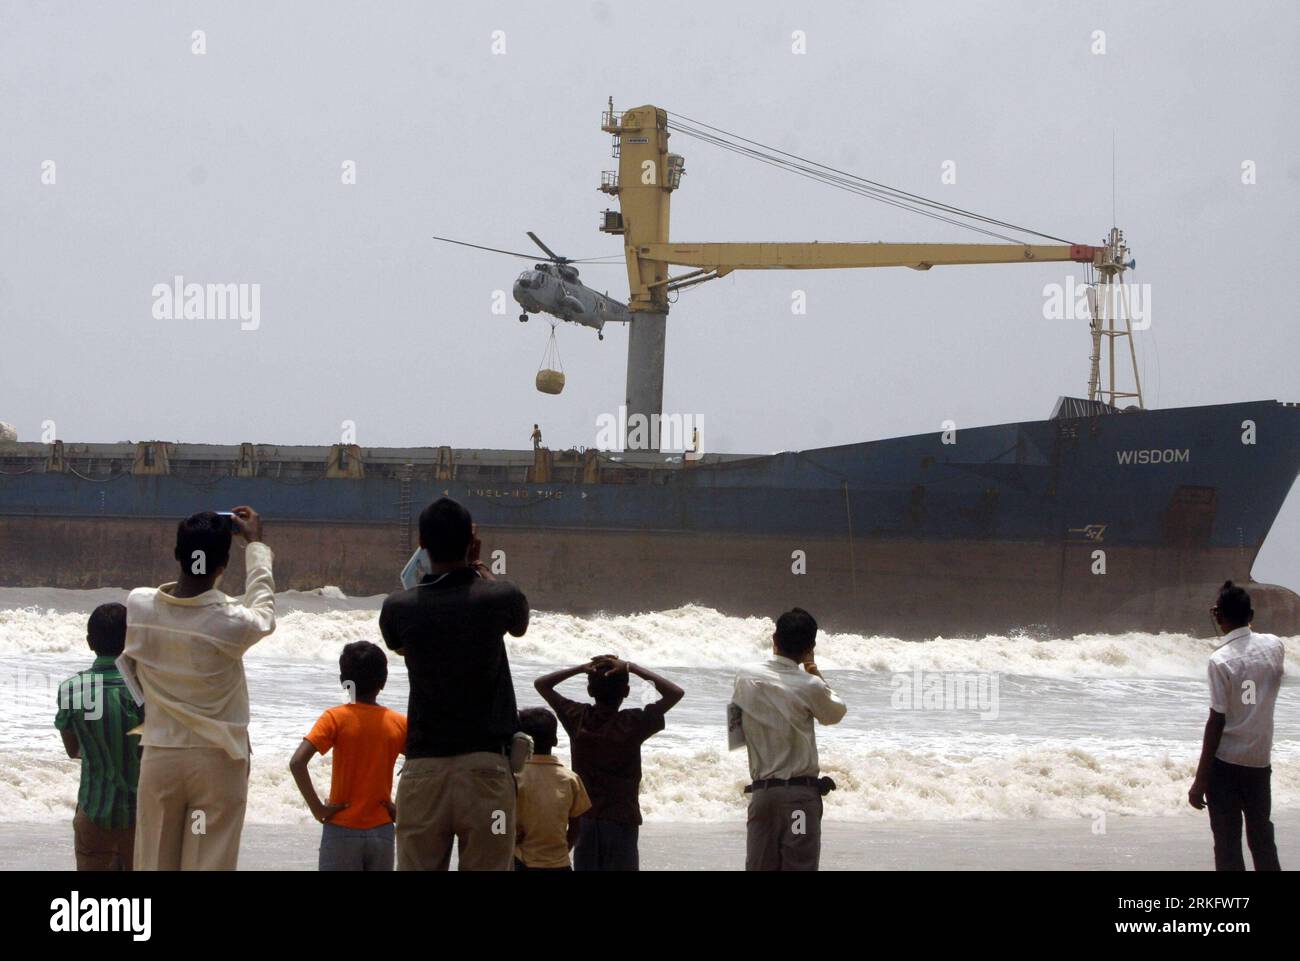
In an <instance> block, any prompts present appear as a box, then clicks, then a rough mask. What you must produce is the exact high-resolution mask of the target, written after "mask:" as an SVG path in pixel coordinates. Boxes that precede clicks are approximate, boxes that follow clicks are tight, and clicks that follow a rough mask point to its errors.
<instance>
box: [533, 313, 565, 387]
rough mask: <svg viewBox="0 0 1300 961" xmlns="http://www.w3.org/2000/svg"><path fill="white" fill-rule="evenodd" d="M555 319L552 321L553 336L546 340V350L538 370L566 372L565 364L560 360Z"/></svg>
mask: <svg viewBox="0 0 1300 961" xmlns="http://www.w3.org/2000/svg"><path fill="white" fill-rule="evenodd" d="M555 326H556V324H555V321H551V337H550V339H549V340H548V341H547V342H546V352H545V353H543V354H542V362H541V363H540V364H538V365H537V369H538V371H543V370H553V371H556V372H558V373H561V374H562V373H564V364H563V362H562V361H561V360H560V345H559V342H558V341H557V340H556V339H555Z"/></svg>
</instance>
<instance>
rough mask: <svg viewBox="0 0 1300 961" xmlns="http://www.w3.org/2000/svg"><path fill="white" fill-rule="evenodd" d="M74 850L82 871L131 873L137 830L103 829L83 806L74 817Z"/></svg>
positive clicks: (79, 869) (79, 868)
mask: <svg viewBox="0 0 1300 961" xmlns="http://www.w3.org/2000/svg"><path fill="white" fill-rule="evenodd" d="M72 836H73V848H74V850H75V852H76V855H77V870H78V871H130V870H131V864H132V858H133V854H134V851H135V828H134V827H129V828H103V827H100V826H99V825H98V824H96V823H95V822H94V821H92V820H91V819H90V816H89V815H87V814H86V812H85V811H83V810H81V807H80V806H78V807H77V813H76V814H75V815H74V816H73V818H72Z"/></svg>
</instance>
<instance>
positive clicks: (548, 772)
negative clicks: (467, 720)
mask: <svg viewBox="0 0 1300 961" xmlns="http://www.w3.org/2000/svg"><path fill="white" fill-rule="evenodd" d="M519 727H520V729H521V730H522V731H523V732H524V733H525V734H527V735H528V736H529V737H531V738H532V739H533V756H532V757H530V758H529V759H528V763H527V764H525V765H524V769H523V770H522V771H520V772H519V774H517V775H516V776H515V780H516V782H517V783H518V785H519V798H518V800H517V801H516V803H515V824H516V842H515V870H516V871H572V870H573V868H572V867H570V866H569V851H570V850H571V849H572V848H573V842H574V841H575V840H577V837H578V816H579V815H580V814H582V813H584V812H585V811H587V810H588V809H589V808H590V807H591V799H590V798H588V797H587V789H586V788H585V787H583V786H582V778H580V777H578V775H577V774H575V773H574V772H573V771H570V770H569V769H568V768H566V767H565V766H564V765H563V764H561V763H560V761H559V759H558V758H557V757H555V755H553V754H552V753H551V752H552V751H554V750H555V741H556V734H557V733H558V729H557V725H556V720H555V715H554V714H552V713H551V712H550V711H548V710H547V709H546V708H544V707H530V708H525V709H524V710H522V711H520V712H519Z"/></svg>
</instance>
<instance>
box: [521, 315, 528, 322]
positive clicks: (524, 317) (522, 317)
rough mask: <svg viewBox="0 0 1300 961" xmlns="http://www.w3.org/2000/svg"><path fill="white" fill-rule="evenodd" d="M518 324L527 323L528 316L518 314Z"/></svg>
mask: <svg viewBox="0 0 1300 961" xmlns="http://www.w3.org/2000/svg"><path fill="white" fill-rule="evenodd" d="M519 323H521V324H526V323H528V315H527V314H520V315H519Z"/></svg>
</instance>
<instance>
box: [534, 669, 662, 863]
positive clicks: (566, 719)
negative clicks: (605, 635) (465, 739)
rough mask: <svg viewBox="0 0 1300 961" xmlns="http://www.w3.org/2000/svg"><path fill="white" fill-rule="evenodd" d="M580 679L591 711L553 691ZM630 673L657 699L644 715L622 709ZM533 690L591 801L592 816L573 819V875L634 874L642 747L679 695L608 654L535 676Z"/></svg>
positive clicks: (658, 677) (639, 710)
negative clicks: (554, 719)
mask: <svg viewBox="0 0 1300 961" xmlns="http://www.w3.org/2000/svg"><path fill="white" fill-rule="evenodd" d="M583 673H585V674H586V675H587V693H588V694H590V695H591V697H592V699H593V700H594V701H595V702H596V703H595V704H580V703H578V702H577V701H570V700H569V699H568V698H567V697H565V696H564V695H562V694H560V693H559V692H558V691H556V690H555V688H556V685H558V684H560V683H561V682H562V681H565V680H568V679H569V678H571V677H574V676H576V675H578V674H583ZM633 674H635V675H636V676H637V677H640V678H643V679H644V680H647V681H649V682H650V683H651V684H653V685H654V686H655V690H656V691H658V692H659V700H658V701H656V702H655V703H653V704H650V705H647V706H646V707H644V708H628V709H625V710H620V709H619V707H620V705H621V704H622V703H623V700H624V698H626V697H627V695H628V691H629V686H628V679H629V677H630V676H631V675H633ZM533 686H534V687H535V688H536V689H537V693H538V694H540V695H541V696H542V698H543V699H544V700H545V701H546V703H547V704H549V705H550V706H551V707H552V708H554V710H555V713H556V715H557V716H558V717H559V719H560V723H561V724H563V725H564V730H565V731H566V732H568V735H569V745H570V751H571V753H572V755H573V758H572V759H573V770H574V771H575V772H577V774H578V776H579V777H580V778H582V783H583V784H584V785H586V788H587V795H588V796H589V797H590V798H591V809H590V810H588V811H587V813H585V814H584V815H582V816H581V817H580V818H579V819H578V842H577V844H575V845H574V848H573V869H574V870H575V871H636V870H637V869H638V868H639V856H638V850H637V842H638V835H639V834H640V830H641V802H640V800H639V799H638V795H639V794H640V790H641V745H642V744H643V743H644V742H645V741H647V740H649V739H650V738H651V737H653V736H654V735H655V734H658V733H659V732H660V731H662V730H663V729H664V715H665V714H666V713H668V711H669V710H671V709H672V707H673V706H674V705H675V704H676V703H677V702H678V701H680V700H681V699H682V695H683V694H684V692H683V691H682V689H681V688H680V687H678V686H677V685H676V684H674V683H673V682H672V681H670V680H668V678H666V677H663V676H662V675H659V674H656V673H655V672H654V671H650V670H647V669H646V668H644V667H639V666H637V665H636V664H632V663H630V662H628V661H622V660H619V659H618V658H617V657H615V656H613V655H612V654H603V655H601V656H600V657H595V658H592V660H590V661H589V662H588V663H586V664H579V665H578V666H577V667H570V668H565V669H564V670H562V671H556V672H555V673H553V674H547V675H546V676H545V677H539V678H538V679H537V680H536V681H534V682H533Z"/></svg>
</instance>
